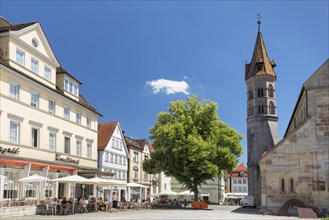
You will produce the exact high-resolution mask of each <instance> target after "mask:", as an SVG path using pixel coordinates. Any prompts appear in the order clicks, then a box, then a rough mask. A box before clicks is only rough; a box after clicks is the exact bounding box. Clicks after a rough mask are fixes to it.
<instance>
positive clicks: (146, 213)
mask: <svg viewBox="0 0 329 220" xmlns="http://www.w3.org/2000/svg"><path fill="white" fill-rule="evenodd" d="M3 219H4V220H5V219H23V220H24V219H33V220H41V219H49V220H51V219H63V220H64V219H79V220H80V219H143V220H144V219H165V220H168V219H189V220H191V219H198V220H199V219H201V220H202V219H205V220H209V219H239V220H240V219H250V220H257V219H262V220H269V219H282V220H288V219H289V220H294V219H299V218H298V217H281V216H263V215H261V214H259V212H258V210H256V209H253V208H244V209H243V208H241V207H239V206H217V205H210V206H209V208H208V209H207V210H193V209H146V210H145V209H141V210H130V209H129V210H124V211H121V210H118V211H117V212H112V213H109V212H101V211H99V212H91V213H83V214H74V215H66V216H62V215H61V216H51V215H47V216H44V215H33V216H21V217H11V218H3Z"/></svg>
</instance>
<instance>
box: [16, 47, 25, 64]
mask: <svg viewBox="0 0 329 220" xmlns="http://www.w3.org/2000/svg"><path fill="white" fill-rule="evenodd" d="M24 62H25V53H24V52H23V51H21V50H19V49H16V63H18V64H20V65H22V66H24Z"/></svg>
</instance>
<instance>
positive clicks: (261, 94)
mask: <svg viewBox="0 0 329 220" xmlns="http://www.w3.org/2000/svg"><path fill="white" fill-rule="evenodd" d="M257 23H258V33H257V39H256V43H255V48H254V52H253V55H252V58H251V62H250V63H249V64H246V65H245V81H246V85H247V146H248V162H247V163H248V192H249V195H252V196H254V197H255V202H256V205H257V206H258V205H259V204H260V181H259V168H258V161H259V160H260V159H261V157H262V154H263V153H264V152H265V151H267V150H269V149H270V148H272V147H273V146H274V145H275V144H276V143H277V142H278V116H277V110H276V90H275V82H276V74H275V72H274V67H275V66H276V64H275V63H274V61H270V60H269V58H268V55H267V52H266V49H265V44H264V40H263V37H262V33H261V31H260V24H261V21H260V19H259V20H258V22H257Z"/></svg>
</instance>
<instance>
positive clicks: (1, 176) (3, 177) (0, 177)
mask: <svg viewBox="0 0 329 220" xmlns="http://www.w3.org/2000/svg"><path fill="white" fill-rule="evenodd" d="M7 178H8V177H6V176H4V175H0V179H7Z"/></svg>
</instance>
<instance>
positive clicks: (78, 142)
mask: <svg viewBox="0 0 329 220" xmlns="http://www.w3.org/2000/svg"><path fill="white" fill-rule="evenodd" d="M75 144H76V155H77V156H80V157H81V155H82V153H81V151H82V140H80V139H77V140H76V142H75Z"/></svg>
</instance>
